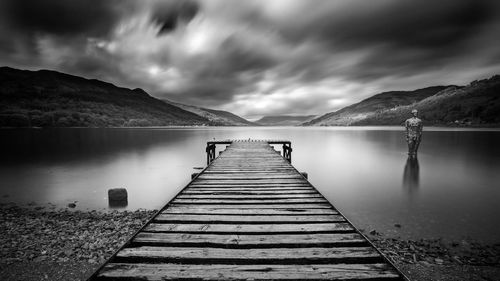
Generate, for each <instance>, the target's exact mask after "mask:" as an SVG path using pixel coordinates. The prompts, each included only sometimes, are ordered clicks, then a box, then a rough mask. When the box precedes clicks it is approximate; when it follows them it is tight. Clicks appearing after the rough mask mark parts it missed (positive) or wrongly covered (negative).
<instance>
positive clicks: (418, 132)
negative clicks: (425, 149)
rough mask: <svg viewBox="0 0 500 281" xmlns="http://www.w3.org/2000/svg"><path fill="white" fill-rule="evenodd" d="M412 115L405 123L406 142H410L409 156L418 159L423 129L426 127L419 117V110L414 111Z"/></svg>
mask: <svg viewBox="0 0 500 281" xmlns="http://www.w3.org/2000/svg"><path fill="white" fill-rule="evenodd" d="M411 114H412V115H413V116H412V117H411V118H408V119H406V121H405V127H406V142H408V156H409V157H417V150H418V146H419V145H420V140H421V139H422V128H423V127H424V126H423V125H422V120H421V119H420V118H418V117H417V115H418V110H416V109H414V110H412V111H411Z"/></svg>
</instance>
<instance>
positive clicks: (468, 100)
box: [355, 75, 500, 126]
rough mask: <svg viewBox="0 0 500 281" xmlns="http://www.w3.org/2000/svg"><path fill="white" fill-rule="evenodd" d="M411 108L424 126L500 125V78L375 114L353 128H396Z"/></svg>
mask: <svg viewBox="0 0 500 281" xmlns="http://www.w3.org/2000/svg"><path fill="white" fill-rule="evenodd" d="M413 108H416V109H418V110H419V112H420V118H421V119H422V120H423V121H424V123H425V124H427V125H448V126H494V125H500V75H496V76H493V77H492V78H490V79H484V80H480V81H474V82H472V83H470V84H469V85H467V86H465V87H449V88H447V89H445V90H443V91H441V92H439V93H437V94H435V95H433V96H430V97H428V98H426V99H423V100H421V101H419V102H416V103H414V104H411V105H407V106H398V107H394V108H391V109H387V110H384V111H380V112H377V113H376V114H373V115H371V116H369V117H367V118H365V119H363V120H360V121H358V122H356V123H355V125H398V124H401V123H402V122H403V121H404V120H405V119H406V118H408V116H409V115H410V111H411V110H412V109H413Z"/></svg>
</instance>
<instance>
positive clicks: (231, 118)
mask: <svg viewBox="0 0 500 281" xmlns="http://www.w3.org/2000/svg"><path fill="white" fill-rule="evenodd" d="M163 101H164V102H166V103H168V104H171V105H174V106H176V107H179V108H182V109H184V110H186V111H189V112H192V113H195V114H197V115H199V116H202V117H203V118H206V119H208V120H209V121H211V122H213V123H216V124H218V125H221V126H251V125H255V124H254V123H252V122H250V121H248V120H246V119H243V118H241V117H240V116H238V115H236V114H233V113H231V112H227V111H223V110H214V109H208V108H203V107H197V106H193V105H186V104H182V103H176V102H172V101H169V100H163Z"/></svg>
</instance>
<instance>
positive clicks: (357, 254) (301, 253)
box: [117, 246, 382, 264]
mask: <svg viewBox="0 0 500 281" xmlns="http://www.w3.org/2000/svg"><path fill="white" fill-rule="evenodd" d="M117 258H118V259H120V260H122V261H123V260H125V259H130V260H133V261H139V262H183V263H188V262H190V263H208V264H217V263H219V264H220V263H231V264H234V263H239V264H242V263H243V264H256V263H273V264H291V263H299V264H308V263H309V264H314V263H368V262H380V261H381V260H382V257H381V256H380V254H379V253H378V252H377V251H376V250H375V249H374V248H373V247H334V248H323V247H311V248H271V249H268V248H262V249H261V248H258V249H255V248H250V249H225V248H211V247H203V248H199V247H153V246H140V247H134V248H125V249H123V250H121V251H120V252H118V254H117Z"/></svg>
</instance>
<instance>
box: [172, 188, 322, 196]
mask: <svg viewBox="0 0 500 281" xmlns="http://www.w3.org/2000/svg"><path fill="white" fill-rule="evenodd" d="M188 194H214V195H215V194H226V195H230V194H233V195H245V194H246V195H252V194H254V195H258V194H318V192H317V191H316V190H314V189H312V188H303V189H280V188H273V189H265V190H262V189H261V190H259V189H257V190H256V189H253V188H246V189H245V188H240V189H236V188H219V189H214V188H211V189H208V188H186V189H184V191H183V192H182V195H188Z"/></svg>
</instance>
